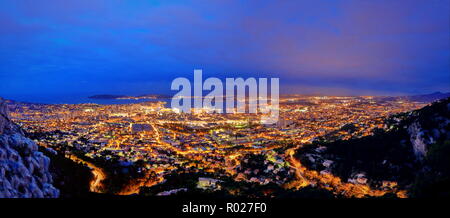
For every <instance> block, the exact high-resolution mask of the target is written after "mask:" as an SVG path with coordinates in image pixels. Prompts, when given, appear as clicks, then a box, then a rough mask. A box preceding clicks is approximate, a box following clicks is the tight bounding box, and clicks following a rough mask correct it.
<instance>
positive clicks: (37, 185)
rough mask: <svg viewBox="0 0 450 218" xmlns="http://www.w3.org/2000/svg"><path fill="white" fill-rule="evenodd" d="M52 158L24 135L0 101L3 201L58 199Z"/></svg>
mask: <svg viewBox="0 0 450 218" xmlns="http://www.w3.org/2000/svg"><path fill="white" fill-rule="evenodd" d="M49 164H50V159H49V158H48V157H46V156H44V155H43V154H42V153H41V152H39V151H38V146H37V145H36V143H35V142H33V141H32V140H31V139H29V138H27V137H25V136H24V134H23V131H22V130H21V129H20V127H19V126H17V125H16V124H15V123H13V122H12V121H11V120H10V119H9V117H8V113H7V107H6V103H5V102H4V101H3V99H1V98H0V198H56V197H58V196H59V190H58V189H56V188H54V187H53V185H52V176H51V174H50V172H49V170H48V169H49Z"/></svg>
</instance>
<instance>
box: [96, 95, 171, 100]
mask: <svg viewBox="0 0 450 218" xmlns="http://www.w3.org/2000/svg"><path fill="white" fill-rule="evenodd" d="M88 98H90V99H105V100H111V99H135V100H136V99H165V98H170V96H168V95H158V94H147V95H139V96H127V95H93V96H89V97H88Z"/></svg>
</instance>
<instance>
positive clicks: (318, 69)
mask: <svg viewBox="0 0 450 218" xmlns="http://www.w3.org/2000/svg"><path fill="white" fill-rule="evenodd" d="M149 2H152V3H149ZM449 18H450V3H449V1H448V0H417V1H416V0H405V1H398V0H396V1H392V0H386V1H381V0H380V1H366V0H355V1H350V0H349V1H318V0H314V1H313V0H311V1H297V0H296V1H228V0H220V1H209V0H208V1H207V0H204V1H170V3H169V1H137V0H133V1H124V0H123V1H115V0H103V1H99V0H70V1H69V0H68V1H61V0H39V1H36V0H20V1H19V0H0V27H1V28H0V84H1V88H0V96H1V97H4V98H11V99H18V100H33V99H39V97H40V96H55V98H56V97H58V96H89V95H92V94H127V95H139V94H150V93H160V94H163V93H166V94H167V93H171V92H170V83H171V81H172V80H173V79H174V78H176V77H180V76H184V77H191V76H192V75H193V70H194V69H203V71H204V77H208V76H215V77H219V78H221V79H225V77H244V78H245V77H279V78H280V83H281V87H280V92H281V93H304V94H312V93H320V94H328V95H333V94H334V95H366V94H373V95H400V94H419V93H421V94H422V93H429V92H434V91H443V92H444V91H450V66H449V65H450V64H449V60H450V45H449V44H450V42H449V38H450V30H449V28H450V24H449Z"/></svg>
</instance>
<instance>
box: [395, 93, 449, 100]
mask: <svg viewBox="0 0 450 218" xmlns="http://www.w3.org/2000/svg"><path fill="white" fill-rule="evenodd" d="M448 97H450V92H448V93H442V92H434V93H431V94H425V95H412V96H405V97H402V98H406V99H408V100H410V101H417V102H433V101H436V100H439V99H444V98H448Z"/></svg>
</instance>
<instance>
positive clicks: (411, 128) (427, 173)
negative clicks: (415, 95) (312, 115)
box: [296, 98, 450, 197]
mask: <svg viewBox="0 0 450 218" xmlns="http://www.w3.org/2000/svg"><path fill="white" fill-rule="evenodd" d="M449 110H450V98H446V99H443V100H440V101H437V102H435V103H433V104H432V105H430V106H426V107H424V108H422V109H419V110H415V111H412V112H408V113H402V114H397V115H394V116H391V117H389V118H388V119H387V127H386V129H383V130H381V129H378V130H377V131H374V134H373V135H372V136H366V137H362V138H354V139H350V140H337V141H332V142H327V141H320V140H318V141H315V142H314V143H312V144H308V145H305V146H303V147H302V148H300V149H299V150H298V151H297V154H296V157H297V158H298V159H299V160H300V161H301V162H302V163H303V164H304V165H305V166H307V167H308V168H310V169H314V170H318V171H322V170H326V171H331V173H333V174H334V175H336V176H339V177H340V178H341V179H342V180H344V181H349V182H362V183H368V184H369V185H371V186H373V187H379V186H381V184H382V183H383V181H395V182H397V183H398V185H399V186H400V187H401V188H404V189H406V190H408V191H409V196H410V197H444V196H445V197H450V112H449Z"/></svg>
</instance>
